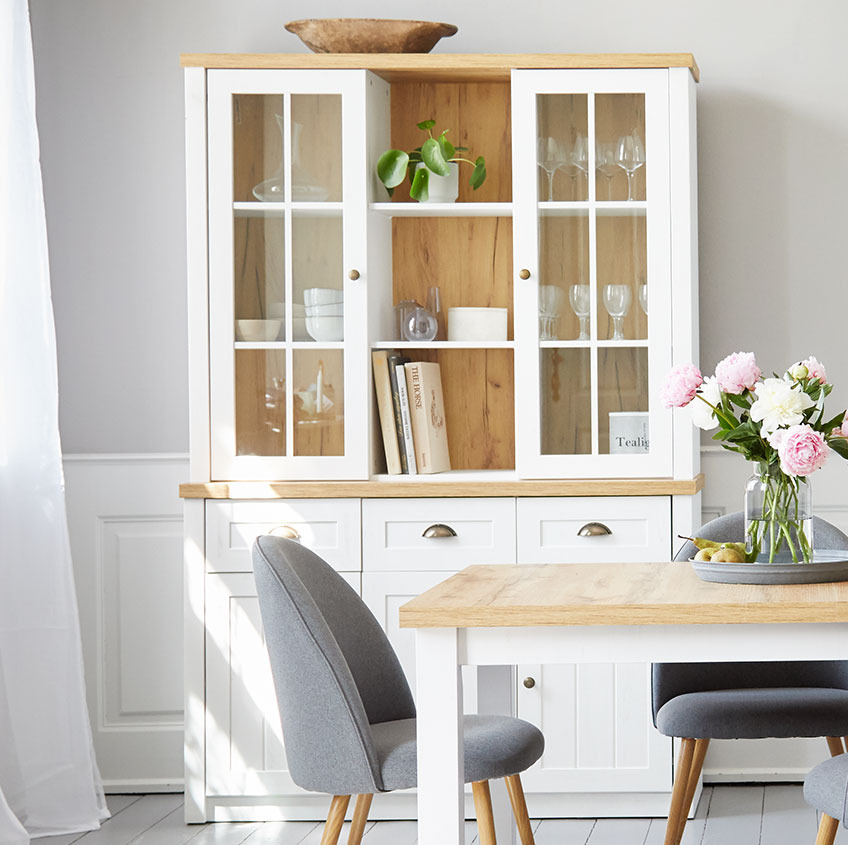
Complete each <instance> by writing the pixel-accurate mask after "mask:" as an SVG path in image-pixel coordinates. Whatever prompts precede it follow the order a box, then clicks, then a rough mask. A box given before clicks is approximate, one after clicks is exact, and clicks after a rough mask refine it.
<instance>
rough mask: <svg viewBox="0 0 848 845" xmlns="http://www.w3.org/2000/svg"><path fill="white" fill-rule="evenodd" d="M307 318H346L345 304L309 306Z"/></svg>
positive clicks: (307, 307)
mask: <svg viewBox="0 0 848 845" xmlns="http://www.w3.org/2000/svg"><path fill="white" fill-rule="evenodd" d="M306 316H307V317H344V303H343V302H335V303H332V304H330V305H307V306H306Z"/></svg>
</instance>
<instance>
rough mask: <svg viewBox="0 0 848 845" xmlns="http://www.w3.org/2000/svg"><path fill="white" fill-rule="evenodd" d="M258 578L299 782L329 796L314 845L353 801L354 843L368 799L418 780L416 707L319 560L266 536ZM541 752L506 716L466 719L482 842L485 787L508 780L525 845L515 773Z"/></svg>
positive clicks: (362, 617) (528, 840)
mask: <svg viewBox="0 0 848 845" xmlns="http://www.w3.org/2000/svg"><path fill="white" fill-rule="evenodd" d="M253 572H254V577H255V579H256V588H257V591H258V595H259V607H260V610H261V613H262V624H263V627H264V629H265V642H266V644H267V647H268V655H269V657H270V660H271V672H272V674H273V677H274V686H275V688H276V691H277V701H278V704H279V709H280V720H281V722H282V727H283V738H284V740H285V746H286V757H287V759H288V764H289V771H290V773H291V777H292V779H293V780H294V782H295V783H296V784H297V785H298V786H300V787H302V788H303V789H308V790H311V791H313V792H326V793H329V794H331V795H333V796H334V797H333V799H332V803H331V805H330V812H329V814H328V816H327V824H326V826H325V828H324V836H323V838H322V840H321V845H336V843H337V841H338V837H339V833H340V832H341V828H342V823H343V821H344V816H345V812H346V811H347V807H348V803H349V801H350V796H351V795H358V798H357V801H356V807H355V809H354V814H353V823H352V826H351V831H350V835H349V838H348V845H359V842H360V839H361V837H362V832H363V830H364V827H365V822H366V820H367V818H368V810H369V809H370V806H371V799H372V798H373V796H374V793H377V792H389V791H391V790H394V789H408V788H410V787H414V786H415V785H416V780H417V771H416V745H415V727H416V726H415V704H414V703H413V700H412V693H411V691H410V689H409V684H408V683H407V681H406V677H405V676H404V674H403V670H402V669H401V666H400V663H399V661H398V659H397V656H396V655H395V653H394V650H393V649H392V647H391V644H390V643H389V641H388V639H387V637H386V635H385V634H384V633H383V630H382V628H380V625H379V624H378V622H377V620H376V619H375V618H374V616H373V615H372V614H371V612H370V611H369V610H368V608H367V607H366V606H365V604H364V603H363V601H362V600H361V599H360V598H359V596H358V595H357V594H356V593H355V592H354V591H353V590H352V589H351V587H350V586H349V585H348V584H347V583H346V582H345V581H344V579H343V578H341V577H340V576H339V575H338V573H337V572H335V570H333V569H332V568H331V567H330V566H329V565H328V564H327V563H325V562H324V561H323V560H322V559H321V558H320V557H318V555H316V554H315V553H314V552H311V551H310V550H309V549H307V548H305V547H303V546H301V545H300V544H299V543H297V542H295V541H294V540H286V539H283V538H281V537H274V536H270V535H266V536H262V537H259V538H258V539H257V540H256V543H255V544H254V547H253ZM544 747H545V740H544V737H543V736H542V734H541V732H540V731H539V730H538V729H537V728H536V727H535V726H533V725H531V724H529V723H528V722H524V721H522V720H520V719H514V718H511V717H509V716H466V717H465V781H466V783H471V784H472V791H473V795H474V804H475V808H476V810H477V824H478V828H479V833H480V842H481V843H482V845H494V843H495V833H494V822H493V818H492V806H491V798H490V794H489V783H488V782H489V780H491V779H493V778H501V777H502V778H506V784H507V789H508V792H509V796H510V800H511V802H512V809H513V812H514V814H515V819H516V823H517V824H518V830H519V832H520V834H521V842H522V845H532V843H533V832H532V829H531V827H530V823H529V820H528V818H527V806H526V804H525V803H524V792H523V790H522V787H521V779H520V777H519V772H523V771H524V770H525V769H527V768H528V767H530V766H532V765H533V763H535V762H536V760H538V759H539V757H541V756H542V751H543V750H544Z"/></svg>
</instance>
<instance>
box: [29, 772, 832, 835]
mask: <svg viewBox="0 0 848 845" xmlns="http://www.w3.org/2000/svg"><path fill="white" fill-rule="evenodd" d="M108 804H109V809H110V810H111V811H112V818H111V819H109V821H107V822H106V823H105V824H104V825H103V827H101V829H100V830H98V831H95V832H92V833H84V834H73V835H70V836H47V837H42V838H41V839H35V840H33V842H34V843H35V845H71V843H76V845H184V843H190V845H319V843H320V840H321V825H318V824H313V823H312V822H267V823H264V824H262V823H239V824H225V823H222V822H218V823H216V824H207V825H186V824H184V823H183V808H182V804H183V802H182V796H181V795H110V796H108ZM533 826H534V829H535V834H536V845H662V841H663V835H664V832H665V819H597V820H595V819H545V820H544V821H538V820H537V821H534V822H533ZM816 827H817V819H816V812H815V810H813V809H811V808H810V807H808V806H807V805H806V804H805V803H804V798H803V796H802V794H801V787H800V786H794V785H793V786H779V785H775V786H771V785H769V786H713V787H707V788H705V789H704V794H703V796H702V798H701V803H700V804H699V806H698V813H697V815H696V817H695V818H694V819H693V820H692V821H690V822H689V824H688V825H687V826H686V835H685V836H684V838H683V845H807V843H809V845H813V843H814V842H815V839H816ZM476 833H477V830H476V826H475V825H474V824H473V823H470V822H469V823H467V824H466V845H472V843H476V842H477V837H476ZM340 841H341V843H342V845H343V843H344V842H345V834H344V833H343V834H342V838H341V840H340ZM836 841H837V843H839V842H846V843H848V835H846V834H842V833H841V832H840V833H839V834H838V835H837V837H836ZM363 845H415V824H414V822H376V823H372V824H370V825H369V827H368V829H367V830H366V832H365V837H364V839H363Z"/></svg>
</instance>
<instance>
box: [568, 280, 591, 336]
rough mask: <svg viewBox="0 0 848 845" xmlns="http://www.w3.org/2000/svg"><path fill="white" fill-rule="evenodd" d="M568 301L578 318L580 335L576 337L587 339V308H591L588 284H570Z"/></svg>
mask: <svg viewBox="0 0 848 845" xmlns="http://www.w3.org/2000/svg"><path fill="white" fill-rule="evenodd" d="M568 302H569V304H570V305H571V310H572V311H573V312H574V313H575V314H576V315H577V319H578V320H580V336H579V337H578V338H577V339H578V340H589V310H590V308H591V300H590V299H589V285H572V286H571V287H570V288H569V289H568Z"/></svg>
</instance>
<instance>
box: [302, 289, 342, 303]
mask: <svg viewBox="0 0 848 845" xmlns="http://www.w3.org/2000/svg"><path fill="white" fill-rule="evenodd" d="M303 302H304V305H307V306H309V305H333V304H334V303H336V302H344V291H343V290H336V289H335V288H307V289H306V290H305V291H304V292H303Z"/></svg>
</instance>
